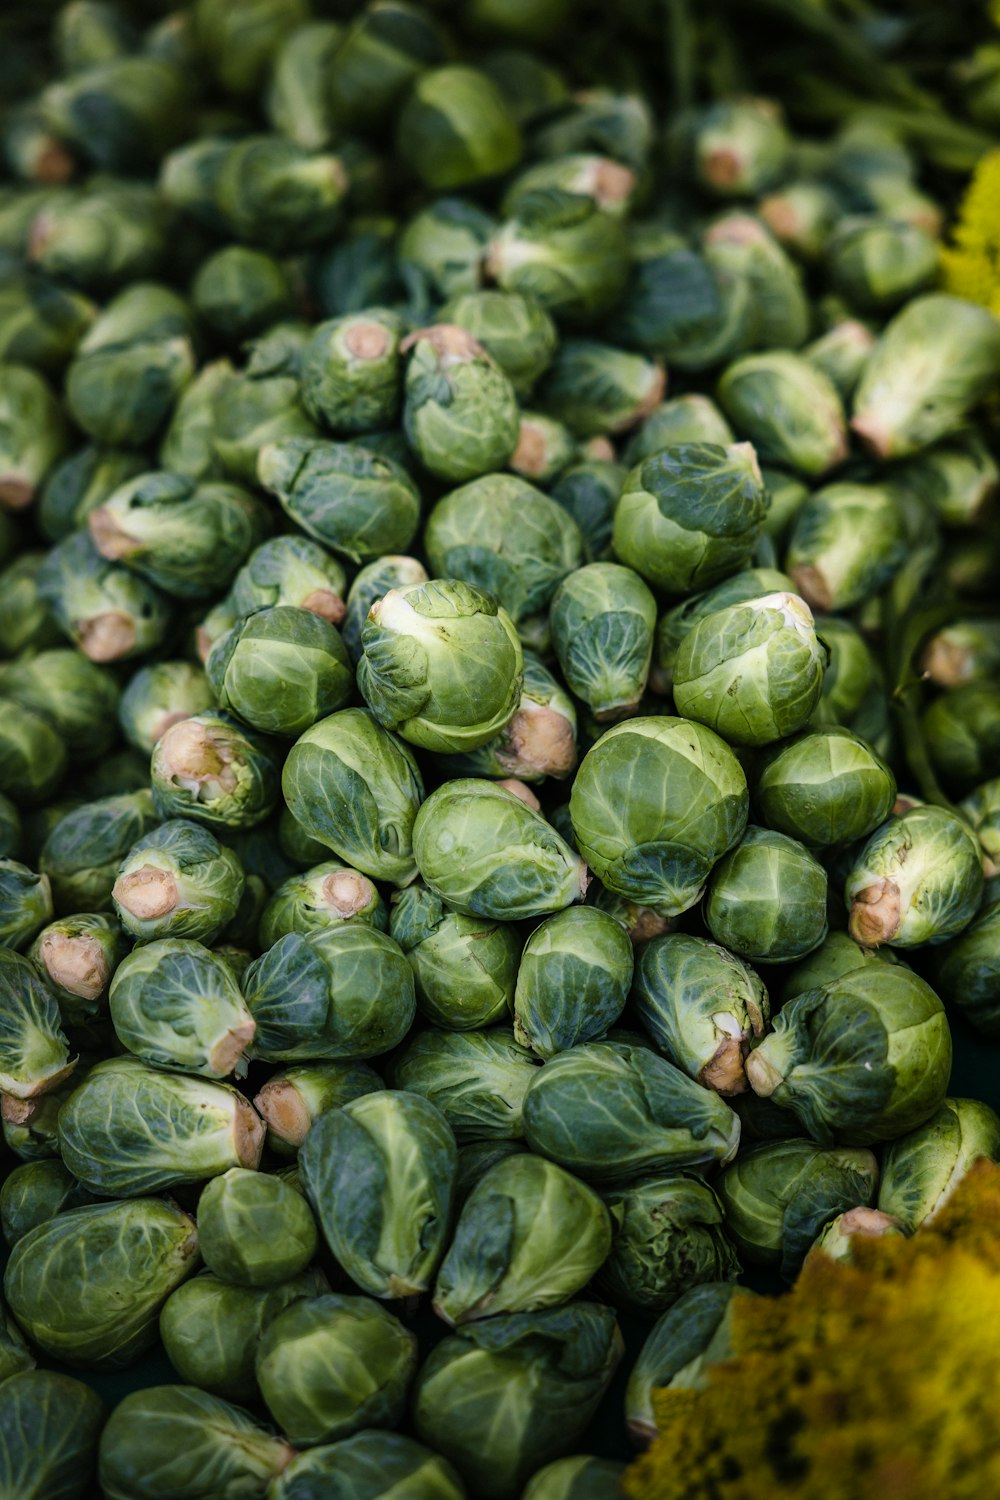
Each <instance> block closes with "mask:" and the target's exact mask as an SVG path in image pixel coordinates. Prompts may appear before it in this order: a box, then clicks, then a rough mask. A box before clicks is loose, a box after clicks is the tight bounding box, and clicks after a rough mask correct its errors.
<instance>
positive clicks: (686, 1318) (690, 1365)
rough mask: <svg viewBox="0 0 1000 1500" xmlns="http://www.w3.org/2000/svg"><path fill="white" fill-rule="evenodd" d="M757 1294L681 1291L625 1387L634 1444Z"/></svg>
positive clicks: (711, 1284) (722, 1354) (645, 1438)
mask: <svg viewBox="0 0 1000 1500" xmlns="http://www.w3.org/2000/svg"><path fill="white" fill-rule="evenodd" d="M175 1295H176V1294H175ZM752 1295H753V1294H752V1293H751V1292H750V1291H749V1290H748V1289H747V1288H746V1287H741V1286H734V1285H733V1283H732V1282H731V1281H705V1282H702V1283H701V1285H699V1286H693V1287H689V1288H688V1290H687V1291H685V1292H682V1293H681V1294H680V1296H679V1297H678V1298H677V1300H676V1302H674V1304H673V1306H672V1307H670V1308H668V1310H667V1311H666V1312H665V1313H662V1314H661V1316H660V1317H659V1318H658V1319H657V1321H656V1322H655V1323H654V1324H653V1327H652V1329H651V1330H650V1332H649V1334H648V1335H647V1336H646V1340H645V1343H644V1344H643V1345H642V1348H641V1349H640V1350H639V1357H638V1358H637V1360H636V1362H635V1364H634V1365H633V1366H632V1373H631V1375H630V1376H629V1379H628V1385H627V1386H626V1388H625V1421H626V1425H627V1427H628V1432H629V1437H630V1438H631V1439H632V1441H633V1442H634V1443H637V1444H639V1445H640V1446H645V1444H646V1443H648V1442H650V1441H651V1440H652V1439H653V1438H655V1436H656V1433H657V1427H656V1417H655V1414H654V1410H653V1392H654V1391H657V1390H663V1389H664V1387H666V1388H673V1389H678V1388H681V1389H684V1388H687V1389H691V1388H693V1389H695V1390H700V1389H701V1388H702V1379H703V1372H704V1371H705V1370H706V1369H708V1368H709V1367H710V1366H711V1365H712V1364H713V1363H714V1362H715V1361H716V1360H718V1359H726V1358H727V1357H728V1356H729V1355H730V1354H731V1353H732V1343H731V1338H730V1329H731V1323H732V1305H733V1302H734V1301H735V1299H736V1298H737V1297H745V1296H752Z"/></svg>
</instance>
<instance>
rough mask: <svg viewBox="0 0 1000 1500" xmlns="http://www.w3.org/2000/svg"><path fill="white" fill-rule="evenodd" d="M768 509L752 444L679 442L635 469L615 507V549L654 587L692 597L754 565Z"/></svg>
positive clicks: (662, 450) (644, 461) (622, 559)
mask: <svg viewBox="0 0 1000 1500" xmlns="http://www.w3.org/2000/svg"><path fill="white" fill-rule="evenodd" d="M767 507H768V498H767V492H766V490H765V489H764V482H763V480H762V479H761V474H760V469H759V468H758V466H757V459H756V456H755V454H754V451H753V448H751V446H750V445H749V443H736V444H734V445H733V446H731V447H729V448H721V447H717V446H716V445H715V444H713V443H680V444H678V445H677V446H675V447H671V448H664V449H661V450H660V451H659V452H658V453H654V454H653V455H652V457H651V458H647V459H645V460H643V462H641V463H640V464H638V465H637V467H636V468H634V469H633V470H632V472H631V474H630V475H629V477H628V479H627V480H626V481H625V487H624V489H623V490H622V494H621V499H620V500H619V502H618V506H617V508H616V510H615V517H614V529H613V532H612V545H613V547H614V550H615V554H616V556H617V557H618V558H619V559H620V560H621V561H622V562H623V563H626V564H627V565H628V566H629V567H630V568H634V569H635V571H636V572H637V573H639V574H641V575H642V577H643V578H645V579H646V581H647V582H648V583H651V584H653V585H654V586H655V587H656V588H659V589H662V590H663V591H664V592H666V593H671V594H685V593H692V592H694V591H695V590H696V589H700V588H704V587H705V585H706V584H712V583H717V582H718V581H719V580H720V579H721V578H725V577H727V575H729V574H730V573H732V572H734V571H735V570H736V569H738V568H741V567H744V566H745V565H746V564H747V563H748V562H749V561H750V555H751V553H752V551H753V548H754V545H755V543H756V541H757V538H758V536H759V535H760V530H761V526H762V524H763V521H764V518H765V516H766V514H767Z"/></svg>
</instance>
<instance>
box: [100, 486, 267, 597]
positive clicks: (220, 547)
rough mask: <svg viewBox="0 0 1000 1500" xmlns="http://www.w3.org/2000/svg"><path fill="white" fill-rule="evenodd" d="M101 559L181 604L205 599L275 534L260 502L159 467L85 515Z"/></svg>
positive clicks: (242, 492) (229, 488)
mask: <svg viewBox="0 0 1000 1500" xmlns="http://www.w3.org/2000/svg"><path fill="white" fill-rule="evenodd" d="M87 521H88V525H89V527H90V534H91V537H92V538H93V541H94V545H95V546H96V547H97V550H98V551H99V552H100V554H101V556H102V557H106V558H108V559H110V560H111V561H120V562H122V563H124V564H125V566H126V567H127V568H128V569H129V570H130V571H131V572H133V573H138V574H139V576H140V577H141V578H145V579H146V580H147V581H148V582H149V583H152V584H155V585H156V587H157V588H160V589H162V590H163V592H164V593H165V594H169V595H170V596H171V597H172V598H176V599H207V598H210V597H211V596H212V595H213V594H214V593H216V592H217V591H218V590H219V589H220V588H225V587H226V586H227V585H228V584H229V583H231V581H232V579H233V576H234V574H235V573H236V570H237V568H238V567H239V566H240V564H241V563H242V562H244V561H245V559H246V557H247V555H248V554H249V552H250V551H251V549H252V548H253V547H254V546H256V544H257V543H258V542H260V541H262V540H263V538H264V537H265V536H266V535H267V533H268V531H269V530H270V517H269V515H268V513H267V511H266V509H265V507H264V506H263V504H262V503H261V501H259V500H258V499H256V497H254V496H252V495H250V494H248V493H247V491H245V490H242V489H240V488H239V487H238V486H237V485H234V484H213V483H203V484H198V483H197V482H196V481H195V480H193V479H187V478H185V477H184V476H183V475H181V474H170V473H168V472H167V471H166V470H159V471H156V472H154V473H151V474H142V475H140V476H139V477H138V478H137V479H132V480H129V481H128V482H127V483H126V484H123V485H122V486H121V487H120V488H119V489H117V490H115V491H114V493H113V494H112V495H111V496H110V498H109V499H108V500H107V501H106V502H105V504H103V505H100V506H98V507H97V509H96V510H93V511H91V512H90V515H89V516H88V518H87Z"/></svg>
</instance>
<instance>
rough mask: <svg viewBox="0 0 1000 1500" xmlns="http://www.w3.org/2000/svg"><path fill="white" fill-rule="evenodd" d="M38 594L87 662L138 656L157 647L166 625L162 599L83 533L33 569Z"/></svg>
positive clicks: (166, 612)
mask: <svg viewBox="0 0 1000 1500" xmlns="http://www.w3.org/2000/svg"><path fill="white" fill-rule="evenodd" d="M38 592H39V596H40V598H41V599H42V600H43V601H44V603H45V604H46V606H47V608H48V609H49V610H50V611H51V613H52V615H53V617H54V619H55V620H56V622H57V623H58V625H59V628H60V630H62V631H63V633H64V634H65V635H67V636H69V638H70V640H71V641H72V642H73V643H74V645H75V646H76V647H77V648H78V649H79V650H80V651H82V652H83V654H84V656H89V657H90V659H91V661H96V662H115V661H124V660H128V659H129V658H131V657H134V656H142V655H144V654H145V653H146V652H147V651H151V650H153V649H154V648H155V647H157V646H159V645H160V644H161V643H162V641H163V639H164V637H165V636H166V633H167V629H168V627H169V624H170V606H169V603H168V601H167V600H166V599H165V598H164V596H163V595H162V594H161V593H160V592H159V591H158V590H157V589H155V588H154V587H153V585H152V584H150V583H148V582H147V581H146V579H144V578H140V577H138V575H137V574H135V573H131V572H130V571H129V570H128V568H126V567H123V565H122V564H121V563H117V562H109V561H108V560H107V559H106V558H104V557H102V556H101V554H100V553H99V552H98V550H97V548H96V547H95V546H94V543H93V541H92V540H91V537H90V534H89V532H87V531H76V532H73V533H72V534H71V535H70V536H68V537H66V538H65V540H63V541H61V542H59V543H58V544H57V545H56V546H55V547H53V549H52V551H51V552H50V553H49V555H48V557H47V558H46V559H45V562H44V563H43V565H42V567H41V568H40V569H39V573H38Z"/></svg>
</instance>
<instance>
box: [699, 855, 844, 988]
mask: <svg viewBox="0 0 1000 1500" xmlns="http://www.w3.org/2000/svg"><path fill="white" fill-rule="evenodd" d="M826 903H827V876H826V871H825V870H824V868H823V866H822V865H821V864H820V863H819V861H818V860H816V859H814V858H813V856H812V855H811V854H810V853H809V851H808V849H806V848H805V846H804V845H803V844H800V843H798V842H797V841H796V840H795V839H791V838H788V837H787V836H786V835H785V834H783V833H772V832H771V830H770V829H768V828H754V827H750V828H748V829H747V831H746V833H745V835H744V837H743V841H742V843H740V844H739V845H738V846H737V848H735V849H734V850H733V851H732V853H731V854H727V855H726V857H725V859H722V860H720V861H719V863H718V865H717V866H716V868H715V870H714V871H713V873H712V879H711V882H710V884H709V888H708V896H707V897H706V900H705V922H706V925H707V926H708V930H709V932H710V933H711V934H712V936H713V937H714V938H715V940H716V942H719V943H723V944H724V945H725V946H726V947H727V948H729V949H731V950H732V952H734V953H737V954H739V956H740V957H741V958H745V959H749V960H750V961H751V962H752V963H778V964H784V963H794V962H795V961H796V960H797V959H800V958H803V957H804V956H805V955H806V954H807V953H811V952H812V950H813V949H814V948H818V947H819V945H820V943H821V942H822V941H823V939H824V938H825V937H826V934H827V926H828V924H827V906H826Z"/></svg>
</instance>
